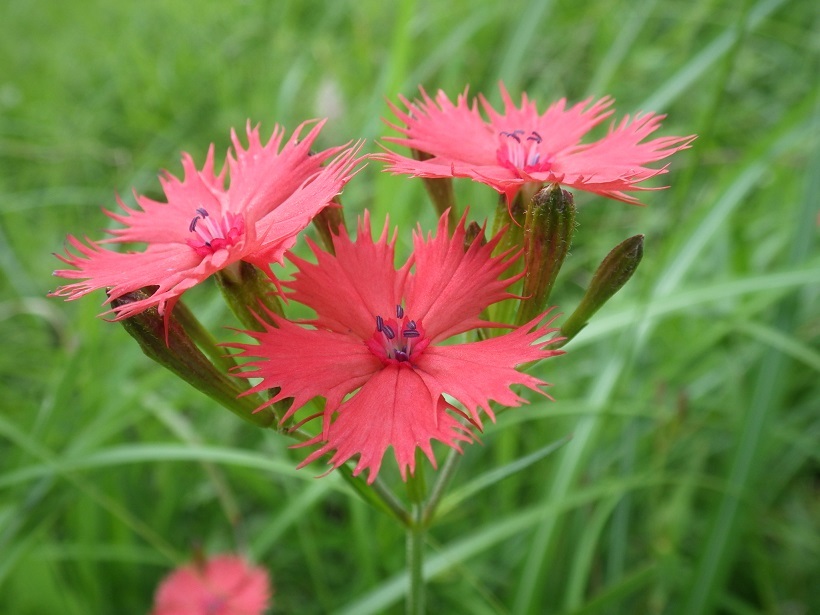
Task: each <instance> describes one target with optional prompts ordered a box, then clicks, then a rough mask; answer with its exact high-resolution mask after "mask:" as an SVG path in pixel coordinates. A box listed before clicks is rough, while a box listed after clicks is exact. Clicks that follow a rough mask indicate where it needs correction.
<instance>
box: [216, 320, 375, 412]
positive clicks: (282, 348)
mask: <svg viewBox="0 0 820 615" xmlns="http://www.w3.org/2000/svg"><path fill="white" fill-rule="evenodd" d="M268 317H270V318H271V319H273V320H274V322H275V325H276V326H273V325H271V324H269V323H267V322H265V321H264V320H262V319H260V321H259V322H260V323H261V324H262V325H264V327H265V330H264V331H261V332H260V331H246V332H245V333H247V334H248V335H250V336H251V337H253V338H254V339H255V340H257V341H258V342H259V343H258V345H257V344H239V343H230V344H225V346H227V347H230V348H239V349H240V350H241V351H242V352H241V353H240V354H239V355H238V356H242V357H258V359H257V360H255V361H249V362H248V363H245V364H244V365H243V367H245V368H250V369H249V370H248V371H245V372H243V373H242V374H240V375H241V376H242V377H244V378H261V379H262V381H261V382H260V383H259V384H257V385H256V386H254V387H253V388H252V389H251V390H250V391H249V392H248V393H253V392H257V391H263V390H267V389H272V388H274V387H279V388H280V391H279V394H278V395H276V396H275V397H274V398H272V399H271V400H270V401H269V402H268V404H266V405H270V404H272V403H274V402H276V401H279V400H281V399H286V398H288V397H292V398H293V404H292V405H291V407H290V409H289V410H288V412H287V414H286V415H285V417H284V418H288V417H289V416H291V415H292V414H293V413H294V412H296V411H297V410H298V409H299V408H301V407H302V406H304V405H305V404H306V403H307V402H308V401H310V400H311V399H313V398H314V397H317V396H321V397H325V398H326V399H327V405H326V407H327V408H328V409H329V410H331V411H332V410H335V409H336V408H338V406H339V404H341V402H342V399H343V398H344V396H345V395H347V394H348V393H350V392H351V391H355V390H356V389H357V388H359V387H360V386H362V385H363V384H364V383H365V382H366V381H367V380H368V379H369V378H371V377H372V376H373V374H375V373H377V372H378V371H379V370H380V369H381V367H382V364H381V361H379V359H378V358H377V357H376V356H374V355H373V353H372V352H370V350H369V349H368V348H367V346H366V345H365V344H364V342H363V341H362V340H358V339H356V338H355V337H352V336H349V335H343V334H341V333H336V332H333V331H324V330H314V329H305V328H304V327H301V326H299V325H296V324H294V323H292V322H290V321H288V320H285V319H284V318H281V317H279V316H276V315H275V314H270V313H269V314H268ZM263 407H264V406H263Z"/></svg>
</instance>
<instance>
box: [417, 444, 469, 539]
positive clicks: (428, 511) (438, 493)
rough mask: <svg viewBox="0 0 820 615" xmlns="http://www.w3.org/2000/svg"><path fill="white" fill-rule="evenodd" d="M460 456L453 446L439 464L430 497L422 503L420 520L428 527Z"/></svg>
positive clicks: (453, 474) (454, 472)
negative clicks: (439, 468)
mask: <svg viewBox="0 0 820 615" xmlns="http://www.w3.org/2000/svg"><path fill="white" fill-rule="evenodd" d="M460 457H461V455H460V453H459V452H458V451H457V450H456V449H454V448H451V449H450V451H449V452H448V453H447V459H445V460H444V464H443V465H442V466H441V470H439V473H438V478H436V482H435V484H434V485H433V489H432V490H431V491H430V497H429V498H428V499H427V503H426V504H425V505H424V509H423V511H422V517H421V521H422V523H423V524H424V525H425V526H426V527H430V525H431V524H432V523H433V519H434V518H435V515H436V509H437V508H438V505H439V502H441V498H442V497H443V496H444V492H445V491H446V490H447V487H448V486H449V485H450V481H451V480H452V479H453V476H455V474H456V469H457V468H458V460H459V458H460Z"/></svg>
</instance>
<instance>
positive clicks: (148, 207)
mask: <svg viewBox="0 0 820 615" xmlns="http://www.w3.org/2000/svg"><path fill="white" fill-rule="evenodd" d="M182 169H183V171H184V178H183V179H182V180H179V179H177V178H176V177H174V176H173V175H171V174H170V173H168V172H166V173H165V174H164V175H163V176H161V177H160V180H159V181H160V184H161V185H162V189H163V191H164V192H165V198H166V199H167V201H168V202H167V203H162V202H160V201H154V200H153V199H149V198H148V197H146V196H140V195H138V194H135V198H136V200H137V204H138V205H139V209H132V208H130V207H128V206H127V205H126V204H125V203H124V202H123V201H122V200H121V199H117V202H118V203H119V205H120V207H121V208H122V209H123V210H124V211H125V214H119V213H116V212H111V211H107V210H106V211H105V213H106V215H108V216H109V217H110V218H113V219H114V220H116V221H117V222H120V223H122V224H124V225H125V228H119V229H111V230H109V231H108V232H109V233H110V234H111V235H114V238H112V239H105V240H103V242H102V243H110V242H144V243H183V244H184V243H185V242H186V241H187V240H188V239H189V238H190V236H191V232H190V230H189V228H188V227H189V225H190V224H191V220H192V219H193V218H195V217H196V216H197V211H196V210H197V208H204V209H206V210H207V211H208V212H209V214H210V215H212V216H215V217H216V218H217V219H219V218H220V217H221V215H222V212H223V209H224V207H223V205H224V203H225V192H224V188H223V186H224V176H225V169H224V168H223V169H222V172H221V173H220V174H219V175H214V172H213V170H214V148H213V145H212V146H211V147H210V148H209V149H208V155H207V157H206V159H205V164H204V165H203V167H202V170H201V171H198V170H197V168H196V165H195V164H194V161H193V159H192V158H191V156H190V155H188V154H183V155H182Z"/></svg>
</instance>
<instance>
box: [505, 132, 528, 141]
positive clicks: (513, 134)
mask: <svg viewBox="0 0 820 615" xmlns="http://www.w3.org/2000/svg"><path fill="white" fill-rule="evenodd" d="M523 132H524V131H523V130H513V131H512V132H505V131H503V130H502V131H501V135H502V136H505V137H512V138H513V139H515V140H516V141H518V142H519V143H521V139H520V138H519V136H518V135H519V134H521V133H523Z"/></svg>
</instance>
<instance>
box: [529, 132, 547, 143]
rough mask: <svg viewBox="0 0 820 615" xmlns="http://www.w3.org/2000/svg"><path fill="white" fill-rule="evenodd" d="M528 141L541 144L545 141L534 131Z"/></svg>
mask: <svg viewBox="0 0 820 615" xmlns="http://www.w3.org/2000/svg"><path fill="white" fill-rule="evenodd" d="M527 141H535V142H536V143H541V141H543V139H542V138H541V135H539V134H538V133H537V132H535V131H534V130H533V131H532V132H531V133H530V136H529V137H527Z"/></svg>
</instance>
